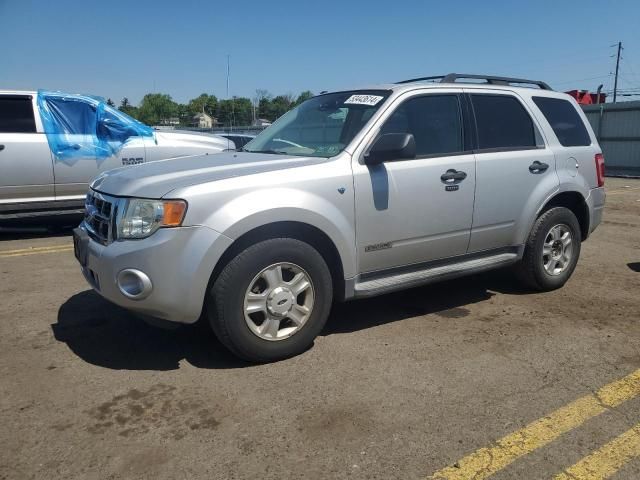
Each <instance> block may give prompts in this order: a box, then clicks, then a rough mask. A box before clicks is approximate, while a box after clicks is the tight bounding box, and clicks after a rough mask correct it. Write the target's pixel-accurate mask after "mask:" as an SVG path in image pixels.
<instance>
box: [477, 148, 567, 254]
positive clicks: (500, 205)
mask: <svg viewBox="0 0 640 480" xmlns="http://www.w3.org/2000/svg"><path fill="white" fill-rule="evenodd" d="M534 162H540V163H541V164H546V165H549V167H548V168H547V170H546V171H544V172H539V173H532V172H531V171H530V170H529V167H530V166H531V165H534ZM476 175H477V176H476V198H475V208H474V214H473V227H472V229H471V241H470V243H469V252H478V251H482V250H488V249H491V248H500V247H508V246H514V245H517V244H519V243H522V239H517V238H516V232H517V231H518V224H519V222H521V221H522V219H523V218H525V217H527V216H528V215H529V212H530V210H531V209H532V208H533V209H534V211H535V209H536V208H537V207H538V206H540V202H542V201H544V199H545V198H546V195H547V194H548V192H549V191H550V190H551V189H553V187H554V186H556V185H557V183H558V182H557V176H556V171H555V157H554V155H553V153H552V152H551V150H549V149H536V150H523V151H511V152H494V153H478V154H476ZM529 203H531V204H529ZM534 204H535V205H534Z"/></svg>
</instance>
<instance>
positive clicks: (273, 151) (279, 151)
mask: <svg viewBox="0 0 640 480" xmlns="http://www.w3.org/2000/svg"><path fill="white" fill-rule="evenodd" d="M245 152H249V153H269V154H272V155H290V154H289V153H287V152H283V151H282V150H245Z"/></svg>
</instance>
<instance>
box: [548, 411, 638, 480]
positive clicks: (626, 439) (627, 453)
mask: <svg viewBox="0 0 640 480" xmlns="http://www.w3.org/2000/svg"><path fill="white" fill-rule="evenodd" d="M635 457H640V424H638V425H636V426H635V427H633V428H631V429H629V430H627V431H626V432H624V433H623V434H622V435H620V436H619V437H616V438H614V439H613V440H611V441H610V442H609V443H607V444H606V445H604V446H602V447H601V448H599V449H598V450H596V451H595V452H593V453H592V454H590V455H587V456H586V457H584V458H583V459H582V460H580V461H579V462H578V463H576V464H574V465H573V466H571V467H569V468H567V469H566V470H565V471H564V472H562V473H560V474H558V475H556V476H555V477H554V480H604V479H606V478H609V477H610V476H611V475H613V474H614V473H616V472H617V471H618V470H620V468H621V467H622V466H623V465H624V464H626V463H627V462H629V460H631V459H633V458H635Z"/></svg>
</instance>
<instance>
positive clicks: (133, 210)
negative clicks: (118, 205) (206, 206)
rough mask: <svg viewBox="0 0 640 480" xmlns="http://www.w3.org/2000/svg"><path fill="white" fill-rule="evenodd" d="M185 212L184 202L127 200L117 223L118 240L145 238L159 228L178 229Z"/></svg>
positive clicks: (185, 204)
mask: <svg viewBox="0 0 640 480" xmlns="http://www.w3.org/2000/svg"><path fill="white" fill-rule="evenodd" d="M186 211H187V202H185V201H184V200H147V199H143V198H131V199H128V200H126V203H125V205H124V213H123V214H122V217H121V218H120V219H119V221H118V238H146V237H148V236H149V235H152V234H153V233H154V232H155V231H156V230H158V229H159V228H161V227H179V226H180V225H182V220H183V219H184V214H185V213H186Z"/></svg>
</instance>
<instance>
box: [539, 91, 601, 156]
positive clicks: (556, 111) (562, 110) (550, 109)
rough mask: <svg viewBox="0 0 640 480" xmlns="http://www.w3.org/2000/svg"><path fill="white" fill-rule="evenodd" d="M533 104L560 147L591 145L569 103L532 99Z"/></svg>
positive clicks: (560, 100)
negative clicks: (547, 124) (544, 119)
mask: <svg viewBox="0 0 640 480" xmlns="http://www.w3.org/2000/svg"><path fill="white" fill-rule="evenodd" d="M533 102H534V103H535V104H536V105H537V106H538V108H539V109H540V111H541V112H542V114H543V115H544V116H545V118H546V119H547V121H548V122H549V124H550V125H551V128H552V129H553V131H554V133H555V134H556V137H558V141H559V142H560V144H561V145H563V146H565V147H586V146H588V145H591V138H590V137H589V132H588V131H587V129H586V128H585V126H584V123H583V122H582V118H580V115H578V112H577V111H576V109H575V107H574V106H573V104H572V103H571V102H569V101H568V100H562V99H560V98H548V97H533Z"/></svg>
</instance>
